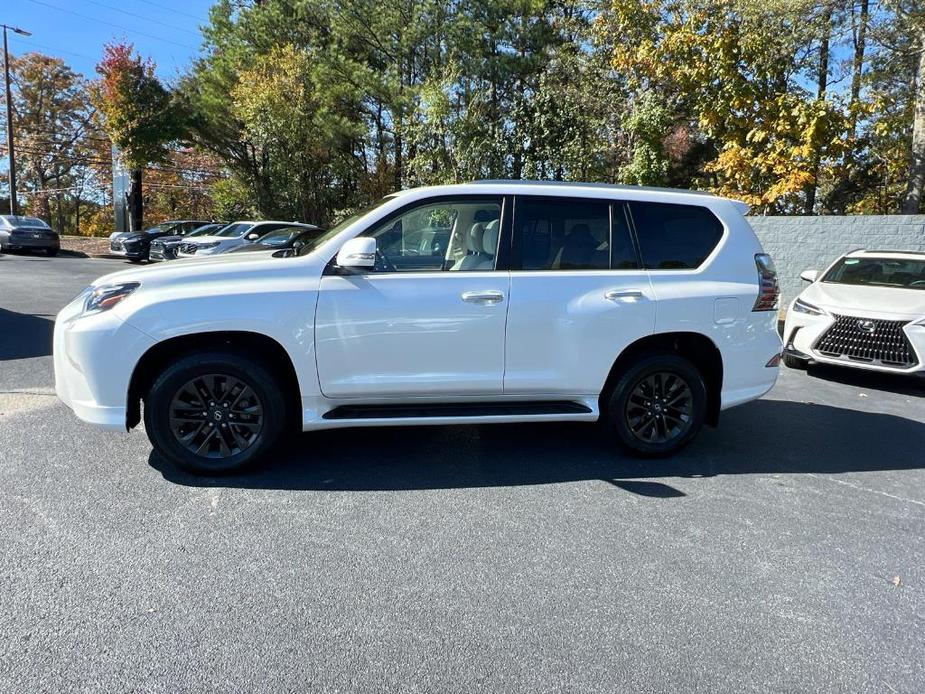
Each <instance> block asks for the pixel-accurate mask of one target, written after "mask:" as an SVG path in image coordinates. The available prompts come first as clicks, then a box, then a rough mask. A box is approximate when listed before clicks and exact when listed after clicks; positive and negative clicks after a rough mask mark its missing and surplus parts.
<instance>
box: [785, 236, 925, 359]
mask: <svg viewBox="0 0 925 694" xmlns="http://www.w3.org/2000/svg"><path fill="white" fill-rule="evenodd" d="M801 277H802V278H803V279H804V280H805V281H807V282H809V283H810V284H809V286H808V287H806V289H804V290H803V292H802V293H801V294H800V296H798V297H797V298H796V299H794V300H793V303H791V304H790V310H789V311H788V312H787V323H786V325H785V326H784V341H785V344H786V345H787V347H786V349H785V351H784V363H785V364H786V365H787V366H789V367H791V368H795V369H799V368H805V367H806V366H807V365H808V364H810V363H811V362H820V363H825V364H835V365H838V366H850V367H854V368H857V369H866V370H869V371H883V372H891V373H917V374H925V363H923V360H925V253H921V252H915V251H863V250H859V251H852V252H851V253H848V254H846V255H843V256H842V257H841V258H839V259H838V260H836V261H835V262H834V263H832V265H830V266H829V268H828V269H826V270H825V272H822V273H820V272H817V271H815V270H807V271H806V272H804V273H803V274H802V275H801Z"/></svg>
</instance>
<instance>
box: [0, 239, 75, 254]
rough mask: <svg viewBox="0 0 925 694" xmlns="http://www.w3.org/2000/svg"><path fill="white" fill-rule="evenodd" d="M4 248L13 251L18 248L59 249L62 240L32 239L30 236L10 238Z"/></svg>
mask: <svg viewBox="0 0 925 694" xmlns="http://www.w3.org/2000/svg"><path fill="white" fill-rule="evenodd" d="M3 247H4V248H8V249H10V250H11V251H18V250H31V249H35V250H40V249H41V250H46V249H49V248H51V249H52V250H59V249H60V248H61V241H60V240H58V239H30V238H20V237H17V238H10V239H9V240H8V241H7V242H6V243H4V244H3Z"/></svg>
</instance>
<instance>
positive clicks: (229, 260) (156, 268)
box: [93, 253, 278, 286]
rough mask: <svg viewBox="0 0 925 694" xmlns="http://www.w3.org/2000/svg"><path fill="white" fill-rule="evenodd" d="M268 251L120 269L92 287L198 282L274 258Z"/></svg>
mask: <svg viewBox="0 0 925 694" xmlns="http://www.w3.org/2000/svg"><path fill="white" fill-rule="evenodd" d="M271 255H272V254H269V253H266V254H265V253H253V254H240V255H230V254H229V255H207V256H203V257H202V258H196V257H192V258H184V259H182V260H177V261H173V262H170V263H156V264H154V265H145V266H143V267H137V268H130V269H128V270H120V271H119V272H113V273H110V274H108V275H103V276H102V277H100V278H98V279H96V280H94V282H93V286H99V285H102V284H109V283H112V282H141V284H145V283H149V284H151V283H155V284H160V283H161V282H164V281H172V280H181V281H185V282H195V281H196V278H197V277H199V276H206V275H212V274H217V273H224V272H225V271H226V270H233V269H234V268H233V267H231V266H234V265H241V266H242V267H243V266H244V265H250V264H251V263H253V262H254V261H265V260H267V259H268V258H269V259H271V260H272V261H273V262H278V261H277V260H276V259H274V258H271ZM197 270H198V271H199V272H197Z"/></svg>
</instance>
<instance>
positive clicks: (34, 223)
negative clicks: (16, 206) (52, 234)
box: [0, 214, 51, 229]
mask: <svg viewBox="0 0 925 694" xmlns="http://www.w3.org/2000/svg"><path fill="white" fill-rule="evenodd" d="M0 219H2V220H3V226H6V227H43V228H45V229H50V228H51V227H49V226H48V225H47V224H46V223H45V222H43V221H42V220H41V219H39V218H38V217H23V216H21V215H12V214H4V215H0Z"/></svg>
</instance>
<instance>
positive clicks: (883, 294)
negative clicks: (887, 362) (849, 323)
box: [800, 282, 925, 320]
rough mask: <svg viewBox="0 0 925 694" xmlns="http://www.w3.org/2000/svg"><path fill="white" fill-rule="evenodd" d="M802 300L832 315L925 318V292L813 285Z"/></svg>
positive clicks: (828, 283) (804, 292)
mask: <svg viewBox="0 0 925 694" xmlns="http://www.w3.org/2000/svg"><path fill="white" fill-rule="evenodd" d="M800 298H801V299H803V300H804V301H808V302H809V303H811V304H815V305H816V306H818V307H820V308H824V309H826V310H827V311H829V312H830V313H847V314H848V315H862V314H863V315H865V316H866V315H870V316H872V317H877V316H893V317H895V318H896V319H897V320H899V319H904V318H908V319H913V318H921V317H922V316H925V289H901V288H899V287H863V286H858V285H851V284H834V283H831V282H814V283H813V284H811V285H810V286H809V287H807V288H806V289H804V290H803V293H802V294H800Z"/></svg>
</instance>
